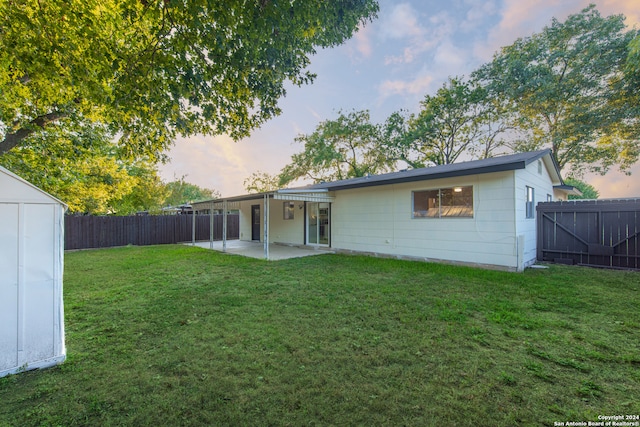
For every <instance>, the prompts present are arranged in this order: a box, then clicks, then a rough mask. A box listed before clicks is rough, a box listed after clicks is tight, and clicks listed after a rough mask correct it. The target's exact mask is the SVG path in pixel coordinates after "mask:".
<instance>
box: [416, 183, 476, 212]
mask: <svg viewBox="0 0 640 427" xmlns="http://www.w3.org/2000/svg"><path fill="white" fill-rule="evenodd" d="M412 194H413V218H473V187H471V186H468V187H451V188H441V189H438V190H426V191H414V192H413V193H412Z"/></svg>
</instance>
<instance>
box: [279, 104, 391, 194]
mask: <svg viewBox="0 0 640 427" xmlns="http://www.w3.org/2000/svg"><path fill="white" fill-rule="evenodd" d="M379 139H380V133H379V127H378V126H377V125H374V124H372V123H371V120H370V114H369V111H368V110H364V111H351V112H349V113H347V114H345V113H343V112H340V113H339V116H338V118H337V119H335V120H325V121H323V122H321V123H320V124H319V125H318V126H317V127H316V130H315V131H314V132H313V133H312V134H310V135H300V136H298V137H297V138H296V141H297V142H300V143H303V144H304V151H303V152H301V153H298V154H294V155H293V156H291V163H290V164H289V165H287V166H285V167H284V169H283V170H282V172H281V174H280V184H281V185H286V184H288V183H289V182H292V181H295V180H296V179H298V178H309V179H312V180H313V181H316V182H319V181H330V180H340V179H347V178H355V177H361V176H365V175H367V174H375V173H378V172H381V171H386V170H388V169H389V164H388V161H387V157H386V156H385V153H384V152H383V151H381V150H380V149H379V148H380V147H379V145H378V141H379Z"/></svg>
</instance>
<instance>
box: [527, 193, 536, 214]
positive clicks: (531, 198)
mask: <svg viewBox="0 0 640 427" xmlns="http://www.w3.org/2000/svg"><path fill="white" fill-rule="evenodd" d="M534 204H535V193H534V189H533V187H529V186H527V218H533V215H534V211H535V210H534Z"/></svg>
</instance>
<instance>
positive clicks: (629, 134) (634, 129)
mask: <svg viewBox="0 0 640 427" xmlns="http://www.w3.org/2000/svg"><path fill="white" fill-rule="evenodd" d="M636 35H637V31H636V30H627V29H625V26H624V17H623V16H622V15H615V16H609V17H602V16H601V15H600V13H599V12H598V10H597V9H596V7H595V6H594V5H591V6H589V7H588V8H586V9H584V10H582V12H581V13H578V14H575V15H571V16H569V17H568V18H567V20H566V21H565V22H559V21H558V20H556V19H554V20H553V21H552V23H551V25H550V26H547V27H545V28H544V29H543V30H542V32H540V33H537V34H534V35H532V36H530V37H526V38H521V39H518V40H516V42H515V43H513V44H512V45H511V46H507V47H504V48H502V50H501V51H500V52H499V53H497V54H496V55H495V56H494V58H493V61H492V62H490V63H488V64H485V65H484V66H482V67H481V68H480V69H479V70H477V71H476V72H475V73H474V77H476V78H478V79H480V80H481V81H482V83H483V84H484V85H485V86H486V88H487V90H488V91H489V95H490V96H491V97H493V98H495V99H497V100H500V101H501V102H503V103H504V107H505V108H506V109H507V110H508V111H510V112H511V113H512V120H513V124H514V125H515V126H516V127H517V128H519V129H520V130H521V131H522V136H521V138H520V141H519V143H518V144H516V146H515V148H516V150H517V151H526V150H535V149H539V148H542V147H548V148H551V149H552V152H553V155H554V157H555V158H556V160H557V161H558V165H559V166H560V167H561V168H563V169H564V168H570V169H571V171H572V172H573V173H574V174H578V175H579V174H581V173H582V172H583V171H585V170H590V171H594V172H599V173H606V172H607V171H608V170H609V168H610V167H612V166H613V165H616V164H617V165H618V166H619V168H620V169H621V170H622V171H627V170H628V169H629V168H630V167H631V165H632V164H633V163H635V162H636V160H637V158H638V154H640V145H639V144H640V143H639V139H640V132H638V130H639V128H638V121H639V120H640V114H638V109H637V108H635V107H632V106H633V102H631V99H630V98H629V97H626V96H624V95H623V88H624V84H625V73H624V72H625V66H626V65H625V64H626V61H627V55H628V48H629V43H630V42H631V40H633V38H634V37H635V36H636ZM627 70H628V68H627ZM630 107H632V108H630Z"/></svg>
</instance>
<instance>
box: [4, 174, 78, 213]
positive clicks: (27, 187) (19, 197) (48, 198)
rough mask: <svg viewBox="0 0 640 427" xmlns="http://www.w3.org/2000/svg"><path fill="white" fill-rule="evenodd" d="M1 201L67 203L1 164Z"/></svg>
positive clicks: (64, 204)
mask: <svg viewBox="0 0 640 427" xmlns="http://www.w3.org/2000/svg"><path fill="white" fill-rule="evenodd" d="M0 183H1V185H0V201H2V202H13V203H15V202H26V203H59V204H61V205H63V206H65V207H66V206H67V204H66V203H64V202H62V201H61V200H59V199H57V198H55V197H53V196H52V195H51V194H49V193H47V192H46V191H44V190H42V189H40V188H38V187H36V186H35V185H33V184H32V183H30V182H29V181H27V180H25V179H23V178H21V177H19V176H18V175H16V174H14V173H13V172H11V171H10V170H8V169H6V168H4V167H2V166H0Z"/></svg>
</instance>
